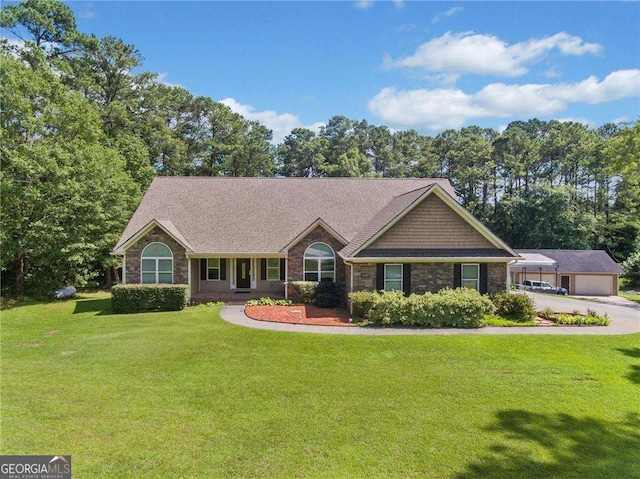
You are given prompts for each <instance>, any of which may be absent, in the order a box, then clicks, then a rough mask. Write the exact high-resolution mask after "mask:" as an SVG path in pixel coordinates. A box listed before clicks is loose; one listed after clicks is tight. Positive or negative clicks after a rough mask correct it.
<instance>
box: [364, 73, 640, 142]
mask: <svg viewBox="0 0 640 479" xmlns="http://www.w3.org/2000/svg"><path fill="white" fill-rule="evenodd" d="M638 95H640V70H618V71H615V72H613V73H610V74H609V75H607V77H606V78H604V79H603V80H602V81H599V80H598V79H597V78H596V77H594V76H591V77H589V78H587V79H586V80H583V81H581V82H577V83H555V84H525V85H505V84H504V83H492V84H489V85H487V86H485V87H484V88H483V89H482V90H480V91H478V92H476V93H465V92H464V91H462V90H461V89H459V88H437V89H417V90H401V91H398V90H396V89H395V88H385V89H383V90H382V91H380V92H379V93H378V94H377V95H376V96H375V97H373V98H372V99H371V100H370V101H369V104H368V108H369V111H370V112H371V113H372V114H373V115H375V116H376V117H378V118H380V119H381V120H382V121H385V122H387V123H390V124H392V125H394V126H398V127H403V128H406V127H411V128H414V127H415V128H423V129H428V130H433V131H440V130H443V129H446V128H460V127H461V126H463V124H464V122H465V121H467V120H469V119H475V118H510V117H511V118H512V117H525V118H531V117H535V116H543V117H544V116H550V115H555V114H557V113H559V112H561V111H563V110H565V109H566V108H567V105H568V104H569V103H589V104H597V103H605V102H610V101H615V100H619V99H621V98H629V97H637V96H638Z"/></svg>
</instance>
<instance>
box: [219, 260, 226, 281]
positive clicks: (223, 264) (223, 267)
mask: <svg viewBox="0 0 640 479" xmlns="http://www.w3.org/2000/svg"><path fill="white" fill-rule="evenodd" d="M220 280H221V281H226V280H227V258H220Z"/></svg>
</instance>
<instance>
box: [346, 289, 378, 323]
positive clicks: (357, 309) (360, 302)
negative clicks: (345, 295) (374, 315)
mask: <svg viewBox="0 0 640 479" xmlns="http://www.w3.org/2000/svg"><path fill="white" fill-rule="evenodd" d="M377 294H378V293H375V292H373V291H355V292H353V293H349V301H351V306H352V308H353V313H352V314H353V317H354V318H360V319H368V318H369V311H370V310H371V307H372V306H373V301H374V299H375V297H376V295H377Z"/></svg>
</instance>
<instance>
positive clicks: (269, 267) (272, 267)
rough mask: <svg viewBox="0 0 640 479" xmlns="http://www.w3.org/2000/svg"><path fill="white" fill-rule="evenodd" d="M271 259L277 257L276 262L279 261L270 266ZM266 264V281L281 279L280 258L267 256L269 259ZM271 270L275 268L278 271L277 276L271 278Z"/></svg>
mask: <svg viewBox="0 0 640 479" xmlns="http://www.w3.org/2000/svg"><path fill="white" fill-rule="evenodd" d="M270 259H275V260H276V263H277V266H269V260H270ZM265 265H266V268H267V271H266V273H265V278H267V279H266V281H280V258H267V261H266V263H265ZM269 270H271V271H272V272H273V271H274V270H276V271H277V274H276V277H275V278H269Z"/></svg>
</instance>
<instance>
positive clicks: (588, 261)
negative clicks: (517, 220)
mask: <svg viewBox="0 0 640 479" xmlns="http://www.w3.org/2000/svg"><path fill="white" fill-rule="evenodd" d="M516 251H517V252H518V253H520V254H522V255H523V256H527V255H531V254H532V253H533V254H538V255H543V256H546V257H547V258H551V259H552V260H553V261H555V262H556V263H558V271H560V272H563V273H609V274H622V268H620V266H618V264H617V263H616V262H615V261H614V260H613V259H611V257H610V256H609V255H608V254H607V252H606V251H602V250H570V249H519V250H516ZM536 268H537V266H536ZM547 268H548V269H550V270H551V271H555V268H553V267H550V268H549V267H547ZM547 268H545V267H542V269H543V270H545V269H547ZM512 269H514V270H519V269H522V266H521V265H520V264H519V262H518V263H516V264H515V265H514V266H513V267H512Z"/></svg>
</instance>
